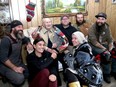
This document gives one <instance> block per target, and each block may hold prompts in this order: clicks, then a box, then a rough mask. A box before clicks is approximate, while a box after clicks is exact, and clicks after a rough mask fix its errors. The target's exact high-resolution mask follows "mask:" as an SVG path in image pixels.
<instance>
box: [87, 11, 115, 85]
mask: <svg viewBox="0 0 116 87" xmlns="http://www.w3.org/2000/svg"><path fill="white" fill-rule="evenodd" d="M95 17H96V23H94V24H93V25H92V26H91V28H90V29H89V35H88V42H89V43H90V45H91V47H92V48H93V54H94V55H95V56H96V55H98V54H99V55H100V56H101V59H100V61H101V66H102V68H103V77H104V81H105V82H107V83H111V80H110V73H111V71H112V72H113V73H115V75H116V66H114V65H113V64H112V65H110V64H111V61H115V63H116V59H113V58H111V57H110V56H111V54H110V52H111V50H112V49H113V39H112V35H111V32H110V28H109V25H108V24H107V23H106V19H107V15H106V14H105V13H103V12H101V13H98V14H97V15H96V16H95ZM115 63H114V64H115ZM111 66H112V68H111Z"/></svg>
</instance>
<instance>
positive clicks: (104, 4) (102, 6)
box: [10, 0, 116, 40]
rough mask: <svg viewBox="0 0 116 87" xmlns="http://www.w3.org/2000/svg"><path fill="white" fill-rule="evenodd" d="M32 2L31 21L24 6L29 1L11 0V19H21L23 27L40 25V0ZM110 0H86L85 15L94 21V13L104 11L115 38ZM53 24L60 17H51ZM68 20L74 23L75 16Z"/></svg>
mask: <svg viewBox="0 0 116 87" xmlns="http://www.w3.org/2000/svg"><path fill="white" fill-rule="evenodd" d="M30 1H31V2H33V3H36V7H35V11H34V12H35V16H34V17H33V19H32V21H31V22H27V21H26V8H25V6H26V5H27V4H28V3H29V0H11V5H10V6H11V9H12V10H11V15H12V19H18V20H21V21H22V23H23V24H24V28H30V27H36V26H38V25H41V24H42V22H41V20H42V17H43V15H42V14H41V13H42V11H41V9H42V8H41V7H42V6H41V2H40V1H42V0H30ZM111 1H112V0H99V2H95V0H88V3H87V11H88V15H87V16H86V17H85V18H86V19H88V20H90V21H91V22H95V20H96V19H95V15H96V14H97V13H99V12H105V13H106V14H107V16H108V19H107V22H108V23H109V25H110V28H111V31H112V35H113V37H114V39H115V40H116V24H115V23H116V15H115V14H116V4H112V2H111ZM51 19H52V21H53V24H58V23H60V17H53V18H51ZM70 21H71V22H72V23H75V17H74V16H72V17H70Z"/></svg>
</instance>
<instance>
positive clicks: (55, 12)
mask: <svg viewBox="0 0 116 87" xmlns="http://www.w3.org/2000/svg"><path fill="white" fill-rule="evenodd" d="M86 7H87V0H42V11H43V16H49V17H57V16H61V15H63V14H69V15H75V14H76V13H77V12H82V13H84V14H86V15H87V9H86Z"/></svg>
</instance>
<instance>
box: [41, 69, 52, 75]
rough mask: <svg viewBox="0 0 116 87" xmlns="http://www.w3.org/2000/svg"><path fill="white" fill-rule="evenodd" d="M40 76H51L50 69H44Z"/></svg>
mask: <svg viewBox="0 0 116 87" xmlns="http://www.w3.org/2000/svg"><path fill="white" fill-rule="evenodd" d="M39 74H41V75H44V76H47V77H48V76H49V75H50V72H49V70H48V69H43V70H41V71H40V72H39Z"/></svg>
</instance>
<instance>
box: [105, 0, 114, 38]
mask: <svg viewBox="0 0 116 87" xmlns="http://www.w3.org/2000/svg"><path fill="white" fill-rule="evenodd" d="M106 14H107V16H108V19H107V22H108V24H109V25H110V29H111V32H112V36H113V38H114V39H115V40H116V4H113V3H112V0H107V4H106Z"/></svg>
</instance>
